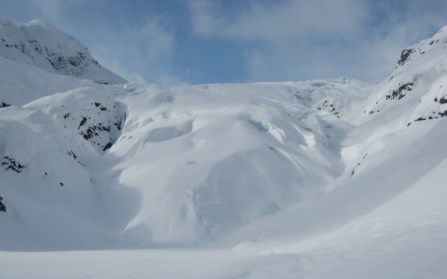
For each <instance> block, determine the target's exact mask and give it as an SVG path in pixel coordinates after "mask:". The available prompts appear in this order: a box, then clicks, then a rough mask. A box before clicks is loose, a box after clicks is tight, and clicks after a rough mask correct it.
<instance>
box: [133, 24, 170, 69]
mask: <svg viewBox="0 0 447 279" xmlns="http://www.w3.org/2000/svg"><path fill="white" fill-rule="evenodd" d="M136 35H137V36H136V37H137V39H138V40H140V41H141V43H142V44H143V46H144V48H145V49H146V52H147V55H146V56H145V57H146V59H148V60H149V62H153V61H157V60H160V59H162V58H165V57H166V56H167V55H169V53H170V52H171V51H172V47H173V45H174V35H173V34H172V33H171V32H169V31H168V30H167V29H166V27H164V26H163V25H162V21H161V20H160V19H158V18H149V19H147V20H146V21H145V22H144V23H143V24H142V25H141V27H140V28H139V29H138V31H137V33H136Z"/></svg>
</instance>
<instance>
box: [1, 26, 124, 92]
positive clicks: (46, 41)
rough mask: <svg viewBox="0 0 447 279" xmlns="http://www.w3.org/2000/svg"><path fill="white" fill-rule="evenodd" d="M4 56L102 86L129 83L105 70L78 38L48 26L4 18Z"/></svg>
mask: <svg viewBox="0 0 447 279" xmlns="http://www.w3.org/2000/svg"><path fill="white" fill-rule="evenodd" d="M0 56H1V57H2V58H4V59H8V60H12V61H14V62H17V63H20V64H26V65H32V66H35V67H38V68H41V69H44V70H46V71H49V72H52V73H57V74H62V75H68V76H73V77H77V78H85V79H89V80H93V81H95V82H98V83H105V84H108V83H118V84H123V83H125V82H126V81H125V80H124V79H123V78H121V77H119V76H117V75H116V74H114V73H112V72H111V71H109V70H107V69H105V68H103V67H102V66H101V65H100V64H99V63H98V61H96V60H95V59H93V57H92V56H91V55H90V53H89V51H88V50H87V48H86V47H85V46H83V45H82V44H81V43H80V42H79V41H77V40H76V39H75V38H73V37H71V36H69V35H67V34H65V33H63V32H61V31H59V30H57V29H55V28H53V27H51V26H49V25H48V24H45V23H43V22H41V21H37V20H35V21H31V22H29V23H26V24H18V23H14V22H11V21H9V20H6V19H3V18H0Z"/></svg>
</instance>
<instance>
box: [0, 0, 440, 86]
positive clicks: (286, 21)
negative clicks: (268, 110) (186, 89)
mask: <svg viewBox="0 0 447 279" xmlns="http://www.w3.org/2000/svg"><path fill="white" fill-rule="evenodd" d="M446 15H447V1H445V0H395V1H393V0H208V1H201V0H189V1H188V0H1V1H0V16H1V17H5V18H7V19H11V20H15V21H19V22H27V21H30V20H32V19H39V20H42V21H45V22H48V23H49V24H51V25H53V26H54V27H56V28H59V29H61V30H63V31H65V32H66V33H69V34H70V35H72V36H74V37H75V38H77V39H78V40H80V41H81V42H82V43H84V44H85V45H86V46H87V47H88V48H89V50H90V52H91V53H92V54H93V56H94V57H95V58H97V59H98V60H99V61H100V62H101V63H102V64H103V65H104V66H106V67H108V68H109V69H111V70H113V71H115V72H116V73H118V74H120V75H122V76H124V77H125V78H127V79H128V80H130V81H133V82H139V83H160V84H178V83H188V84H196V83H215V82H219V83H220V82H222V83H226V82H252V81H298V80H306V79H315V78H337V77H348V78H356V79H360V80H363V81H375V80H378V79H381V78H383V77H385V76H386V75H387V74H389V73H390V72H391V71H392V69H393V67H394V66H395V64H396V61H397V59H398V56H399V54H400V51H401V50H402V48H404V47H406V46H408V45H410V44H413V43H415V42H418V41H419V40H421V39H424V38H426V37H429V36H431V35H432V34H434V33H435V32H436V31H437V30H438V29H440V28H441V27H442V26H444V25H447V19H446V18H447V17H446Z"/></svg>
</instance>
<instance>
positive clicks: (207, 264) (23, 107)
mask: <svg viewBox="0 0 447 279" xmlns="http://www.w3.org/2000/svg"><path fill="white" fill-rule="evenodd" d="M0 24H1V26H0V104H1V105H0V250H1V251H2V252H0V271H1V274H4V275H5V276H7V277H8V278H30V277H35V278H61V277H75V278H148V277H154V278H178V277H181V278H443V277H444V276H445V275H446V274H447V266H446V265H445V262H447V250H446V249H445V248H444V247H446V245H447V205H446V204H447V203H446V202H445V201H446V200H447V187H446V186H447V184H446V182H445V181H446V179H445V172H446V171H447V140H446V135H447V121H446V119H447V27H444V28H443V29H441V30H440V31H439V32H438V33H436V34H435V35H434V36H433V37H432V38H430V39H427V40H424V41H422V42H420V43H418V44H416V45H414V46H411V47H409V48H407V49H405V50H404V51H402V55H401V57H400V58H399V59H396V60H398V63H397V65H396V69H395V70H394V71H393V72H392V73H391V74H390V76H389V77H388V78H387V79H385V80H383V81H381V82H377V83H374V84H365V83H362V82H359V81H355V80H349V79H343V78H340V79H333V80H312V81H302V82H288V83H247V84H204V85H191V86H186V85H185V86H161V85H160V86H159V85H137V84H130V83H125V81H124V80H123V79H121V78H120V77H118V76H116V75H115V74H113V73H111V72H110V71H108V70H106V69H104V68H102V67H101V66H100V65H99V64H98V63H97V62H96V60H94V59H93V58H91V56H90V54H89V53H88V51H87V50H86V49H85V47H83V46H82V45H81V44H80V43H79V42H77V41H74V39H73V38H71V37H70V36H68V35H65V34H63V33H62V32H60V31H57V30H54V29H53V28H52V27H48V26H47V25H45V24H43V23H40V22H32V23H29V24H24V25H20V24H16V23H12V22H9V21H7V20H2V21H1V22H0ZM17 30H20V31H17ZM18 34H19V35H18ZM55 34H56V35H55ZM73 41H74V42H73ZM14 45H17V47H14ZM22 45H23V47H20V46H22ZM38 46H40V48H39V47H38ZM68 46H70V47H68ZM45 48H46V49H47V51H43V50H42V49H45ZM39 49H41V51H38V50H39ZM76 53H77V54H76ZM79 53H82V55H81V54H79ZM78 56H79V57H81V58H82V57H84V58H82V59H80V60H79V61H78V60H77V59H75V58H73V57H78ZM54 57H61V58H60V59H59V58H54ZM79 57H78V58H79ZM53 58H54V59H56V60H54V61H59V62H60V64H58V67H55V66H54V65H55V64H54V63H55V62H54V61H53V60H51V59H53ZM70 61H71V62H73V63H71V62H70ZM51 62H52V63H51ZM78 62H79V63H78ZM24 262H26V263H27V264H26V266H23V263H24Z"/></svg>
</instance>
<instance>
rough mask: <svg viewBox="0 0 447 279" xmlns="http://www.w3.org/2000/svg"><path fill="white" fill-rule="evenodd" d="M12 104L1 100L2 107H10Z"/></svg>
mask: <svg viewBox="0 0 447 279" xmlns="http://www.w3.org/2000/svg"><path fill="white" fill-rule="evenodd" d="M9 106H10V104H7V103H5V102H0V108H5V107H9Z"/></svg>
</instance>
